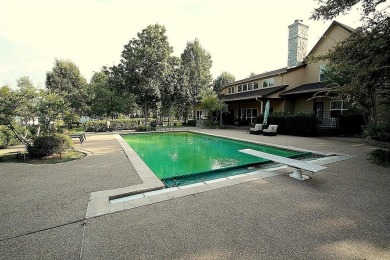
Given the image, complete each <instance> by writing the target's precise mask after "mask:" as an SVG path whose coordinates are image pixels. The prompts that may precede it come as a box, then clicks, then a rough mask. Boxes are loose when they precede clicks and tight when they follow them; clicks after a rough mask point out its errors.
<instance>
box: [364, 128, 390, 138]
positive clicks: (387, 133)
mask: <svg viewBox="0 0 390 260" xmlns="http://www.w3.org/2000/svg"><path fill="white" fill-rule="evenodd" d="M364 135H365V136H369V137H371V138H372V139H373V140H375V141H379V142H390V124H380V125H377V126H376V127H367V128H366V129H365V131H364Z"/></svg>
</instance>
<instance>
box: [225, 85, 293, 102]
mask: <svg viewBox="0 0 390 260" xmlns="http://www.w3.org/2000/svg"><path fill="white" fill-rule="evenodd" d="M287 86H288V85H283V86H277V87H270V88H262V89H258V90H253V91H246V92H240V93H235V94H228V95H220V96H219V98H220V99H221V100H222V101H233V100H245V99H254V98H262V97H267V96H269V95H271V94H273V93H275V92H277V91H280V90H283V89H285V88H286V87H287Z"/></svg>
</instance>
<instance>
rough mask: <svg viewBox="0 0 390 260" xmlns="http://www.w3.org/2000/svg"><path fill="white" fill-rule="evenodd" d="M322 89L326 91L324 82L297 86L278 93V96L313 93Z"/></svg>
mask: <svg viewBox="0 0 390 260" xmlns="http://www.w3.org/2000/svg"><path fill="white" fill-rule="evenodd" d="M324 89H326V86H325V82H313V83H307V84H303V85H299V86H298V87H295V88H293V89H289V90H286V91H284V92H282V93H280V96H289V95H298V94H305V93H315V92H318V91H321V90H324Z"/></svg>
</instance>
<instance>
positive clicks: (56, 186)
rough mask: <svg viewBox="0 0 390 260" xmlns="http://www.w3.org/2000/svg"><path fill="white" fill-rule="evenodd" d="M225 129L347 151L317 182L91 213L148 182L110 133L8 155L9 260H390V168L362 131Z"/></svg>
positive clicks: (5, 255)
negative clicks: (76, 151)
mask: <svg viewBox="0 0 390 260" xmlns="http://www.w3.org/2000/svg"><path fill="white" fill-rule="evenodd" d="M196 130H199V131H202V132H205V133H211V134H221V135H223V136H227V137H234V138H239V139H246V140H249V141H260V142H265V143H271V144H277V145H282V146H291V147H296V148H300V149H305V150H315V151H321V152H325V153H327V152H331V153H338V154H349V155H352V156H354V158H351V159H349V160H345V161H340V162H337V163H333V164H329V165H327V167H328V168H327V169H325V170H324V171H323V172H321V173H319V174H316V175H314V176H313V178H312V179H311V180H308V181H306V182H299V181H297V180H294V179H291V178H289V177H288V176H287V175H286V174H280V175H277V176H274V177H269V178H263V179H258V180H253V181H248V182H245V183H242V184H238V185H234V186H228V187H225V188H220V189H215V190H210V191H207V192H202V193H196V194H192V195H189V196H185V197H180V198H176V199H174V200H166V201H162V202H159V203H156V204H150V205H147V206H144V207H137V208H134V209H132V210H125V211H120V212H117V213H114V214H106V215H102V216H100V217H95V218H91V219H85V214H86V212H87V205H88V201H89V199H90V196H91V193H93V192H98V191H102V190H111V189H120V188H123V187H128V186H132V185H137V184H142V179H141V178H140V177H139V176H138V175H137V174H136V169H135V168H134V166H133V165H132V164H131V162H130V161H129V160H128V159H127V157H126V154H125V152H124V151H123V150H122V148H121V146H120V144H119V143H118V141H117V140H116V139H115V136H114V135H112V134H93V135H88V136H87V141H86V142H84V143H83V145H78V146H79V147H81V148H82V149H84V150H87V151H89V152H90V153H91V154H92V155H91V156H87V157H86V158H84V159H81V160H77V161H72V162H67V163H63V164H58V165H27V164H13V163H0V178H1V180H2V181H1V182H0V195H1V198H2V199H1V201H0V206H1V209H0V216H1V218H0V228H1V229H0V259H79V258H80V253H81V252H82V259H237V258H240V259H267V258H275V259H283V258H284V259H285V258H291V259H363V258H366V259H386V258H389V257H390V251H389V250H390V248H389V246H390V235H389V234H390V227H389V224H390V200H389V198H390V191H389V188H388V187H389V184H390V174H389V173H388V168H387V169H386V168H383V167H379V166H376V165H374V164H371V163H369V162H368V161H367V154H368V153H369V152H370V151H371V150H373V149H375V147H372V146H369V145H366V144H364V143H363V141H362V140H361V139H356V138H335V137H329V138H304V137H292V136H283V135H278V136H275V137H265V136H253V135H249V134H248V133H247V132H246V131H245V130H244V129H234V130H202V129H196Z"/></svg>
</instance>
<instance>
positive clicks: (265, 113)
mask: <svg viewBox="0 0 390 260" xmlns="http://www.w3.org/2000/svg"><path fill="white" fill-rule="evenodd" d="M269 106H270V105H269V100H267V103H266V104H265V108H264V120H263V126H266V125H267V119H268V115H269Z"/></svg>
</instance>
